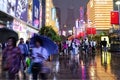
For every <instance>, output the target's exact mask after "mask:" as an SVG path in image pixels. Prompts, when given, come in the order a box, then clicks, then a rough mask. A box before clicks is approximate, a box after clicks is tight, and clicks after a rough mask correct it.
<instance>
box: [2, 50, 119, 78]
mask: <svg viewBox="0 0 120 80" xmlns="http://www.w3.org/2000/svg"><path fill="white" fill-rule="evenodd" d="M0 59H1V58H0ZM86 61H87V62H86V63H84V61H83V60H82V59H80V63H79V68H78V70H77V72H76V73H74V74H72V73H71V70H70V67H69V58H63V57H60V59H59V62H60V65H59V67H58V65H57V66H56V68H59V71H58V72H57V73H52V74H51V75H50V76H49V79H50V80H120V54H118V53H110V52H107V53H103V52H102V53H97V54H96V57H95V59H94V58H92V57H89V58H87V60H86ZM0 70H1V69H0ZM0 72H1V71H0ZM1 75H2V74H1ZM1 79H2V78H1Z"/></svg>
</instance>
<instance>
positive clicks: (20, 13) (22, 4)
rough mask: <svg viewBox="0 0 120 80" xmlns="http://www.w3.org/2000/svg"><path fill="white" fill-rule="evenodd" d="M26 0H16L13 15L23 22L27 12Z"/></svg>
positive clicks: (25, 19)
mask: <svg viewBox="0 0 120 80" xmlns="http://www.w3.org/2000/svg"><path fill="white" fill-rule="evenodd" d="M27 9H28V0H16V12H15V16H16V17H17V18H19V19H21V20H23V21H25V22H27V13H28V10H27Z"/></svg>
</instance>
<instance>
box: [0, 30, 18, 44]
mask: <svg viewBox="0 0 120 80" xmlns="http://www.w3.org/2000/svg"><path fill="white" fill-rule="evenodd" d="M9 37H14V38H15V39H16V40H18V34H17V33H16V32H15V31H13V30H11V29H8V28H0V43H4V42H6V41H7V39H8V38H9Z"/></svg>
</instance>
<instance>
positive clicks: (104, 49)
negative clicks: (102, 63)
mask: <svg viewBox="0 0 120 80" xmlns="http://www.w3.org/2000/svg"><path fill="white" fill-rule="evenodd" d="M101 46H102V47H103V51H104V52H106V51H107V41H106V38H104V40H103V41H101Z"/></svg>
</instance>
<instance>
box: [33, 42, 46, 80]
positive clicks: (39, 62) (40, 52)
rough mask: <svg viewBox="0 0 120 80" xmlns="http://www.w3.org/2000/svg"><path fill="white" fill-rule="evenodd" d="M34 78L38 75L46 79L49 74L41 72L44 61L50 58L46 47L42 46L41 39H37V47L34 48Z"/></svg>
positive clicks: (35, 79)
mask: <svg viewBox="0 0 120 80" xmlns="http://www.w3.org/2000/svg"><path fill="white" fill-rule="evenodd" d="M31 57H32V68H31V71H32V78H33V80H37V78H38V75H39V74H40V77H41V79H42V80H46V79H47V76H46V74H45V73H41V71H42V67H43V63H44V61H46V60H47V59H48V53H47V50H46V49H45V48H43V47H42V41H41V40H35V47H34V48H33V49H32V55H31Z"/></svg>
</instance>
